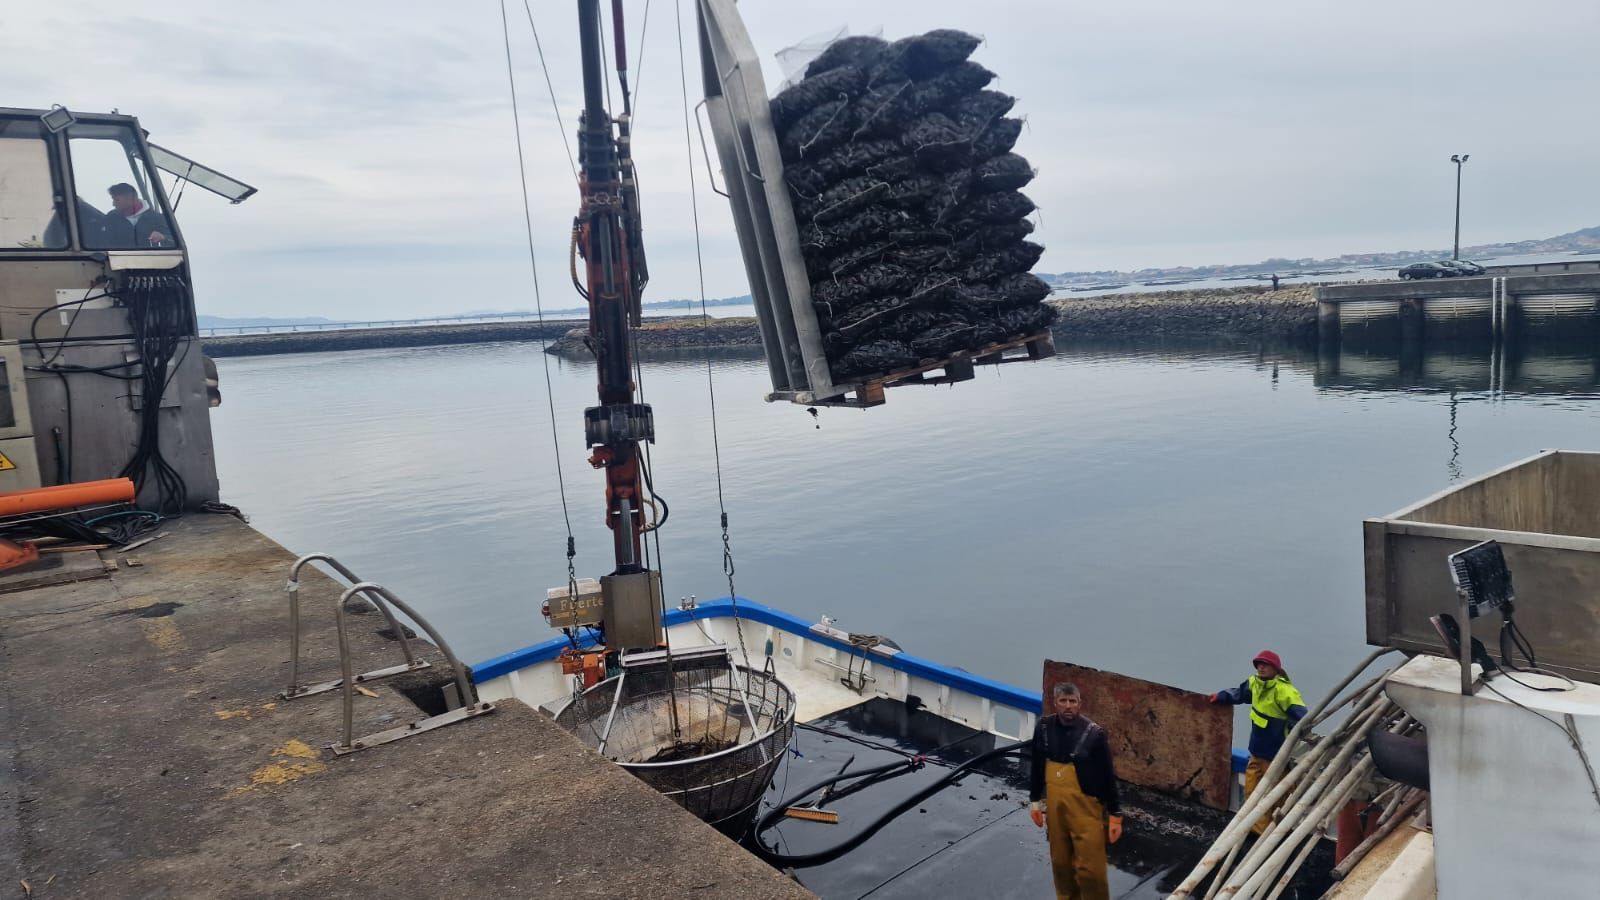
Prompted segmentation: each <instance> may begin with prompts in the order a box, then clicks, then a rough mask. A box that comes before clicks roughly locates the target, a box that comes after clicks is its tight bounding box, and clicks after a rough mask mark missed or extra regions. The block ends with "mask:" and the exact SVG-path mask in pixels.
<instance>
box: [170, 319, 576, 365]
mask: <svg viewBox="0 0 1600 900" xmlns="http://www.w3.org/2000/svg"><path fill="white" fill-rule="evenodd" d="M583 325H584V322H583V321H582V320H580V319H560V320H556V319H547V320H546V321H545V322H543V323H542V324H541V323H539V322H479V323H474V324H468V325H417V326H406V327H395V328H351V329H328V330H323V331H279V332H273V333H270V334H231V335H213V336H210V337H204V338H201V339H200V341H201V346H202V347H203V348H204V349H205V352H206V355H207V356H210V357H212V358H213V359H218V358H221V357H224V356H267V355H270V354H275V353H322V352H326V351H330V350H373V349H381V348H388V347H435V346H443V345H448V344H484V343H491V342H494V341H537V340H541V339H542V340H546V341H554V340H556V339H558V338H560V337H561V336H562V335H564V334H566V333H567V332H569V331H571V330H572V329H574V328H579V327H582V326H583Z"/></svg>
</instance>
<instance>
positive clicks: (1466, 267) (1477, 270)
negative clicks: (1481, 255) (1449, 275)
mask: <svg viewBox="0 0 1600 900" xmlns="http://www.w3.org/2000/svg"><path fill="white" fill-rule="evenodd" d="M1439 265H1441V266H1449V267H1450V268H1452V269H1455V270H1456V272H1457V273H1458V274H1460V275H1482V274H1483V266H1480V265H1478V264H1477V263H1475V262H1472V261H1470V260H1465V259H1441V260H1439Z"/></svg>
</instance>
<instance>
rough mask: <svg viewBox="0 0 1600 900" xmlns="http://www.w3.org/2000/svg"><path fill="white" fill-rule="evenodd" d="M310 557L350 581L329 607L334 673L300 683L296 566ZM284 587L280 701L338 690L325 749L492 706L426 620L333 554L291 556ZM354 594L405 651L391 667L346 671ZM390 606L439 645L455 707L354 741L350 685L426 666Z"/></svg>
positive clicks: (436, 724) (420, 728)
mask: <svg viewBox="0 0 1600 900" xmlns="http://www.w3.org/2000/svg"><path fill="white" fill-rule="evenodd" d="M314 562H324V563H327V565H328V567H329V568H331V569H333V570H334V571H335V572H337V573H339V575H341V576H343V577H344V578H345V580H347V581H349V582H351V585H350V587H348V588H346V589H345V590H344V592H343V593H341V594H340V595H339V601H338V605H337V606H336V607H335V609H334V624H335V626H336V628H337V631H338V634H339V672H340V677H339V678H338V679H335V680H333V681H325V682H319V683H317V684H312V685H302V684H301V683H300V570H301V569H303V568H305V567H306V566H307V565H309V564H311V563H314ZM286 590H287V591H288V593H289V658H290V668H289V687H288V689H286V690H285V691H283V693H281V694H280V695H279V696H281V697H282V698H283V699H284V700H298V699H300V698H302V697H309V696H312V695H315V694H321V693H325V692H327V691H331V690H333V689H335V688H343V689H344V690H343V694H344V735H343V742H342V743H335V744H330V745H329V749H330V750H332V751H333V752H334V755H336V756H343V755H345V754H348V753H354V752H356V751H357V750H365V749H366V748H368V747H375V746H377V745H379V744H387V743H390V742H392V741H397V740H400V739H401V738H406V737H410V736H412V735H414V734H422V733H423V732H426V731H432V730H434V729H435V728H442V727H443V726H445V725H450V724H453V723H455V722H460V721H462V720H465V719H470V718H473V717H475V716H481V715H484V714H486V713H490V712H493V711H494V704H492V703H489V702H480V701H479V700H478V699H477V693H476V692H475V691H474V690H473V689H472V683H471V682H470V681H468V680H467V670H466V667H465V666H463V665H462V664H461V660H459V659H458V658H456V655H455V652H454V651H452V650H451V649H450V645H449V644H448V643H446V642H445V639H444V638H443V637H442V636H441V635H440V634H439V632H438V630H437V629H435V628H434V627H433V625H432V624H431V623H429V622H428V620H427V619H425V618H423V617H422V616H421V615H420V614H418V613H417V611H416V610H414V609H412V608H411V606H410V605H408V604H407V603H406V602H405V601H404V600H401V599H400V598H399V597H396V596H395V595H394V593H393V592H392V591H390V590H389V589H388V588H386V587H384V586H383V585H381V584H377V583H376V582H371V581H362V580H361V579H360V578H359V577H358V576H357V575H356V574H355V573H354V572H352V571H350V569H349V568H348V567H346V566H345V565H344V564H343V563H341V562H339V561H338V560H337V559H334V558H333V556H332V555H330V554H327V553H309V554H307V555H305V556H302V557H300V558H299V559H297V560H295V561H294V565H293V566H292V567H291V568H290V570H289V582H288V584H287V585H286ZM355 597H365V598H367V599H369V600H371V601H372V604H373V605H374V606H376V607H377V608H378V611H379V612H381V613H382V614H383V617H384V620H385V621H387V622H388V623H389V627H390V628H393V629H394V632H395V637H396V638H397V639H398V640H399V642H400V651H401V653H403V654H404V655H405V662H404V663H402V664H400V665H397V666H388V667H385V668H381V669H373V670H372V671H370V672H362V673H361V674H359V675H354V674H352V673H351V668H352V667H351V664H350V630H349V628H348V627H347V626H346V624H345V615H346V612H345V605H346V604H347V603H349V602H350V600H352V599H354V598H355ZM391 606H393V607H396V608H398V609H399V610H400V611H401V612H402V613H405V615H406V616H407V617H408V618H410V619H411V621H413V622H415V623H417V626H418V627H420V628H421V629H422V630H423V631H424V632H426V633H427V635H428V637H429V639H430V640H432V641H433V644H434V646H436V647H438V648H439V652H440V653H443V654H444V658H445V661H446V662H448V663H449V664H450V671H451V674H452V675H453V676H454V678H455V688H456V692H457V697H458V698H459V699H460V702H461V705H460V706H459V707H457V708H456V709H452V710H449V711H447V712H443V713H440V714H439V715H436V716H428V717H425V718H422V719H418V720H416V721H414V722H409V723H407V724H405V725H402V726H400V727H398V728H390V729H388V730H387V731H380V732H378V733H376V734H372V735H368V736H367V737H364V738H361V739H359V740H357V739H356V738H355V693H356V691H355V686H356V685H357V684H360V683H363V682H369V681H377V680H379V679H382V678H388V677H389V676H391V675H400V674H403V673H405V672H413V671H416V670H418V669H426V668H428V667H429V663H428V662H427V661H426V660H419V659H417V658H416V654H415V653H414V652H412V649H411V642H410V639H409V638H407V637H406V629H405V626H404V625H402V624H400V621H399V619H397V618H396V617H395V615H394V612H393V610H392V609H390V607H391Z"/></svg>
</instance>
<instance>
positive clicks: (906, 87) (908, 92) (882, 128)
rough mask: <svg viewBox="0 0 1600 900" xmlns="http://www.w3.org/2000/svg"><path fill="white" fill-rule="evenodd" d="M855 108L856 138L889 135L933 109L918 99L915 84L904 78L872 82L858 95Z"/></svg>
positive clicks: (929, 104)
mask: <svg viewBox="0 0 1600 900" xmlns="http://www.w3.org/2000/svg"><path fill="white" fill-rule="evenodd" d="M857 107H858V109H857V115H856V123H857V124H856V130H855V134H854V135H853V136H854V137H856V138H861V137H879V136H882V137H889V136H893V135H895V134H898V133H899V132H900V131H901V129H903V128H905V127H906V125H908V124H910V122H911V120H912V119H915V118H916V117H917V116H920V115H922V114H923V113H925V112H927V111H929V110H930V109H932V108H933V107H932V104H931V103H929V102H927V101H925V100H923V99H921V97H920V95H919V93H918V91H917V85H916V83H915V82H912V81H910V80H908V79H898V80H895V81H886V82H880V83H876V84H874V85H873V86H872V87H870V88H868V89H867V91H866V92H865V93H864V94H862V95H861V99H860V100H859V101H858V102H857Z"/></svg>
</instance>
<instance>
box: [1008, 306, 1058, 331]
mask: <svg viewBox="0 0 1600 900" xmlns="http://www.w3.org/2000/svg"><path fill="white" fill-rule="evenodd" d="M1057 315H1058V313H1057V311H1056V308H1055V307H1054V306H1051V305H1050V304H1048V303H1036V304H1032V305H1030V306H1018V307H1013V308H1011V309H1006V310H1001V311H1000V314H999V315H997V316H995V318H994V322H995V324H996V325H998V326H999V328H1000V330H1001V331H1002V332H1004V335H1003V336H1002V337H1000V338H997V339H996V340H1005V339H1007V338H1019V337H1027V336H1028V335H1031V334H1038V333H1039V332H1041V331H1043V330H1045V329H1046V328H1049V327H1050V324H1051V323H1052V322H1054V321H1055V320H1056V316H1057Z"/></svg>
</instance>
